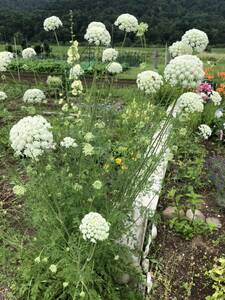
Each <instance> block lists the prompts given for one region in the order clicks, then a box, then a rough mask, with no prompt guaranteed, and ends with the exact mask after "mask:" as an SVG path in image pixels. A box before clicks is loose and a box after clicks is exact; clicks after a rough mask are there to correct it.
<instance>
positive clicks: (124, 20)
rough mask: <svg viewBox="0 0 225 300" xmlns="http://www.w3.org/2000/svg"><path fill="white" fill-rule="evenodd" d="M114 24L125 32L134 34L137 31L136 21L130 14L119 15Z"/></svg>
mask: <svg viewBox="0 0 225 300" xmlns="http://www.w3.org/2000/svg"><path fill="white" fill-rule="evenodd" d="M114 24H115V25H116V26H118V27H119V29H120V30H123V31H125V32H136V31H137V30H138V20H137V18H135V17H134V16H133V15H130V14H122V15H120V16H119V17H118V18H117V20H116V21H115V23H114Z"/></svg>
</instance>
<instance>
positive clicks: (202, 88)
mask: <svg viewBox="0 0 225 300" xmlns="http://www.w3.org/2000/svg"><path fill="white" fill-rule="evenodd" d="M197 92H198V93H199V94H200V95H201V97H202V99H203V100H204V101H208V100H209V97H210V95H211V94H212V86H211V84H209V83H207V82H203V83H200V84H199V86H198V87H197Z"/></svg>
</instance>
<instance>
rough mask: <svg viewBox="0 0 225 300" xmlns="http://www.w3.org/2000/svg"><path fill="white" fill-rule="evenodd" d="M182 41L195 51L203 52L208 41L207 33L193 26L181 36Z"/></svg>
mask: <svg viewBox="0 0 225 300" xmlns="http://www.w3.org/2000/svg"><path fill="white" fill-rule="evenodd" d="M182 41H184V42H185V43H186V44H188V45H189V46H191V48H192V49H193V51H196V52H197V53H200V52H203V51H204V50H205V49H206V47H207V46H208V43H209V39H208V36H207V34H206V33H205V32H204V31H201V30H198V29H195V28H194V29H190V30H188V31H186V32H185V34H184V35H183V36H182Z"/></svg>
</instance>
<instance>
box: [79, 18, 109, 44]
mask: <svg viewBox="0 0 225 300" xmlns="http://www.w3.org/2000/svg"><path fill="white" fill-rule="evenodd" d="M95 23H99V22H95ZM101 24H102V23H101ZM103 25H104V24H103ZM84 38H85V40H87V41H88V43H89V44H94V45H95V46H100V45H103V46H108V45H109V44H110V42H111V36H110V34H109V32H108V30H107V29H106V28H105V26H104V27H103V26H102V25H101V26H99V25H96V24H93V22H92V23H90V24H89V26H88V28H87V31H86V34H85V35H84Z"/></svg>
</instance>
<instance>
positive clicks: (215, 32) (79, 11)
mask: <svg viewBox="0 0 225 300" xmlns="http://www.w3.org/2000/svg"><path fill="white" fill-rule="evenodd" d="M0 4H1V11H0V34H1V35H0V38H1V40H4V41H10V39H11V38H12V36H13V34H14V33H15V32H20V33H22V34H23V38H24V39H27V40H29V41H32V40H35V41H37V40H40V41H41V40H45V39H48V40H49V39H50V38H51V35H49V34H48V33H45V32H44V31H43V29H42V23H43V20H44V18H45V17H47V16H51V15H53V14H54V15H57V16H59V17H60V18H62V20H63V22H64V24H65V25H66V26H67V27H65V26H64V28H63V29H62V30H61V32H60V33H59V36H60V39H61V40H62V41H67V40H68V39H69V18H68V13H69V10H70V9H72V10H73V12H74V21H75V31H76V33H77V35H78V37H79V39H81V38H82V37H83V34H84V32H85V29H86V26H87V24H88V23H89V22H90V21H92V20H96V21H102V22H104V23H105V24H106V26H107V28H108V29H109V30H110V31H111V30H112V27H111V24H112V23H113V22H114V20H115V19H116V17H117V16H118V15H119V14H121V13H125V12H128V13H131V14H134V15H135V16H136V17H138V19H139V20H142V21H145V22H147V23H148V24H149V26H150V31H149V33H148V35H147V39H148V42H151V43H160V44H161V43H166V42H172V41H175V40H177V39H178V38H179V37H180V36H181V35H182V34H183V32H184V31H185V30H187V29H189V28H193V27H196V28H199V29H202V30H204V31H206V32H207V34H208V35H209V38H210V41H211V44H225V5H224V0H214V1H211V0H148V1H146V0H138V1H137V0H128V1H121V0H114V1H111V0H104V1H103V0H96V1H91V0H57V1H53V0H50V1H48V0H42V1H40V0H39V1H33V0H8V1H3V0H0ZM24 10H26V13H25V14H24ZM119 34H120V33H118V32H114V41H116V40H117V39H118V37H119V36H118V35H119ZM131 41H132V37H131Z"/></svg>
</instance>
